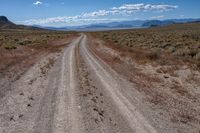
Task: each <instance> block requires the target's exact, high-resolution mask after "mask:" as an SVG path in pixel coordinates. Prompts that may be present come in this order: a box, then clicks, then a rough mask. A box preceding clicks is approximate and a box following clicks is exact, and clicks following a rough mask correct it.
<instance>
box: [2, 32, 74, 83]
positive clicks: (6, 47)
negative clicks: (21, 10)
mask: <svg viewBox="0 0 200 133" xmlns="http://www.w3.org/2000/svg"><path fill="white" fill-rule="evenodd" d="M77 35H78V34H77V33H75V32H59V31H47V30H18V29H15V30H1V34H0V79H1V78H5V77H9V78H12V77H15V76H16V75H17V73H18V72H19V71H25V70H26V69H28V68H29V67H30V66H32V65H33V64H34V63H35V62H36V61H38V60H39V59H40V58H41V57H42V56H45V55H46V54H49V53H52V52H58V51H60V50H61V49H62V48H63V47H66V46H67V43H69V42H70V40H71V39H72V38H74V37H76V36H77Z"/></svg>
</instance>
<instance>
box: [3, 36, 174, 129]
mask: <svg viewBox="0 0 200 133" xmlns="http://www.w3.org/2000/svg"><path fill="white" fill-rule="evenodd" d="M145 109H148V108H147V107H146V106H145V104H143V101H142V96H140V93H139V92H137V90H136V89H134V84H132V83H130V82H129V81H127V80H125V79H124V78H122V77H121V76H120V75H119V74H118V73H116V72H115V71H114V70H113V69H112V68H111V67H110V66H108V65H107V64H106V63H105V62H104V61H102V60H101V59H100V58H99V57H98V56H97V55H95V53H94V52H93V51H92V50H91V49H90V48H89V46H88V45H87V36H86V35H85V34H81V35H80V37H78V38H77V39H75V40H74V41H73V42H72V43H71V44H70V45H69V46H68V47H67V48H65V49H64V50H63V51H62V52H61V53H57V54H51V55H48V56H47V57H46V58H44V59H42V60H41V61H40V62H38V63H37V64H35V65H34V66H33V67H32V68H31V69H29V71H27V72H26V73H25V74H24V75H23V76H22V77H21V78H20V79H19V80H17V81H15V82H13V83H12V86H11V91H9V92H8V93H7V94H6V95H5V96H4V97H3V98H2V99H0V133H98V132H101V133H102V132H103V133H115V132H118V133H129V132H130V133H157V132H162V133H165V132H166V133H167V132H176V131H175V130H173V128H172V129H170V128H168V127H167V125H166V126H165V125H164V124H165V123H160V125H159V126H156V124H155V122H152V121H151V119H149V118H148V116H147V115H143V111H145ZM142 110H143V111H142ZM159 122H160V121H159V120H157V123H159ZM162 126H163V127H165V128H163V127H162Z"/></svg>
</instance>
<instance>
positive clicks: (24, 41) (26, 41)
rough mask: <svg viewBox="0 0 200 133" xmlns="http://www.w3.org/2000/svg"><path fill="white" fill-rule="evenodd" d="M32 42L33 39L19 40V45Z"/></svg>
mask: <svg viewBox="0 0 200 133" xmlns="http://www.w3.org/2000/svg"><path fill="white" fill-rule="evenodd" d="M31 43H32V41H30V40H23V41H20V42H18V44H19V45H27V44H31Z"/></svg>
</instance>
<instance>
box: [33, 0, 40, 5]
mask: <svg viewBox="0 0 200 133" xmlns="http://www.w3.org/2000/svg"><path fill="white" fill-rule="evenodd" d="M33 5H42V2H41V1H36V2H35V3H33Z"/></svg>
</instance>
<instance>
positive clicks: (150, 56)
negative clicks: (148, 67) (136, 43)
mask: <svg viewBox="0 0 200 133" xmlns="http://www.w3.org/2000/svg"><path fill="white" fill-rule="evenodd" d="M146 57H147V58H148V59H150V60H157V59H159V58H160V50H159V49H154V50H152V51H151V52H148V53H147V54H146Z"/></svg>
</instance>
